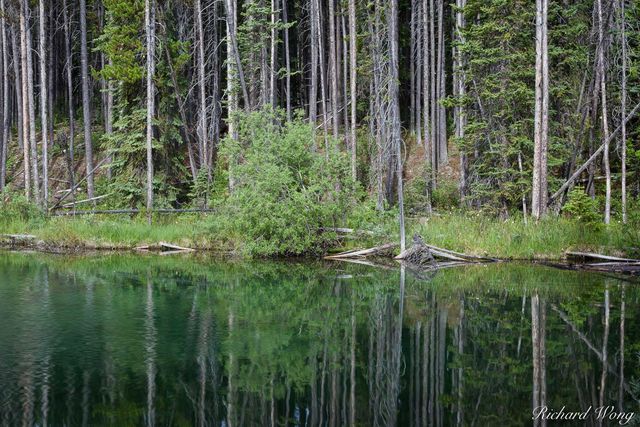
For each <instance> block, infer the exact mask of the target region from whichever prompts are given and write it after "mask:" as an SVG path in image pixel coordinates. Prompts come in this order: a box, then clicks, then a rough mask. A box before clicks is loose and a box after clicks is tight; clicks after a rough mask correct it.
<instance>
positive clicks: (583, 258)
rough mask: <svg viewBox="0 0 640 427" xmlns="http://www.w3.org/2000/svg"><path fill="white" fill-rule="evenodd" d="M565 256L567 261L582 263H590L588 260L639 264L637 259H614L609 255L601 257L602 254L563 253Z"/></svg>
mask: <svg viewBox="0 0 640 427" xmlns="http://www.w3.org/2000/svg"><path fill="white" fill-rule="evenodd" d="M565 255H566V257H567V259H569V260H571V259H575V260H579V261H582V262H590V261H589V260H591V262H598V261H600V262H606V263H609V262H616V263H620V262H623V263H628V262H640V260H638V259H631V258H619V257H615V256H609V255H602V254H595V253H590V252H571V251H569V252H565Z"/></svg>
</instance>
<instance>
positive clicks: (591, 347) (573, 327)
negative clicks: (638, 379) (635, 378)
mask: <svg viewBox="0 0 640 427" xmlns="http://www.w3.org/2000/svg"><path fill="white" fill-rule="evenodd" d="M551 309H552V310H553V311H555V312H556V313H557V314H558V316H560V319H562V320H563V321H564V323H566V324H567V326H569V328H570V329H571V330H572V331H573V332H574V333H575V334H576V335H577V336H578V338H580V340H581V341H582V342H583V343H585V344H586V346H587V348H589V350H591V351H592V352H593V353H594V354H595V355H596V357H597V358H598V360H599V361H600V363H604V362H605V359H604V357H603V355H602V353H601V352H600V350H598V349H597V348H596V346H595V345H593V344H592V343H591V341H589V338H587V336H586V335H585V334H584V333H582V332H581V331H580V330H579V329H578V327H577V326H576V325H575V324H574V323H573V322H572V321H571V320H570V319H569V316H567V314H566V313H565V312H563V311H562V310H560V309H559V308H558V307H557V306H556V305H555V304H551ZM606 366H607V370H608V371H609V372H611V373H612V374H613V375H614V376H617V375H618V373H617V372H616V370H615V368H614V367H613V366H611V364H609V363H608V362H607V363H606ZM622 384H623V388H624V391H626V392H627V393H629V395H630V396H631V397H632V398H633V400H635V401H636V402H640V398H639V397H637V396H636V395H635V394H634V392H633V390H632V389H631V387H629V384H628V383H627V382H626V381H624V379H623V382H622Z"/></svg>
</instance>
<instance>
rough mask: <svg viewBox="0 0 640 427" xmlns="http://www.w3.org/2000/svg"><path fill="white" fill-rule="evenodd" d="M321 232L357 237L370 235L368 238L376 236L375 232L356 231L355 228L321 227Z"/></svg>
mask: <svg viewBox="0 0 640 427" xmlns="http://www.w3.org/2000/svg"><path fill="white" fill-rule="evenodd" d="M320 231H328V232H333V233H336V234H357V235H368V236H373V235H375V233H374V232H373V231H369V230H355V229H353V228H343V227H320Z"/></svg>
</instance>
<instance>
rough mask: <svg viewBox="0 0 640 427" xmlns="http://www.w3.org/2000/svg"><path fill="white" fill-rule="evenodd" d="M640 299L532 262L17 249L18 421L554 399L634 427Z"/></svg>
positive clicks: (370, 417) (395, 420)
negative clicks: (445, 264) (426, 266)
mask: <svg viewBox="0 0 640 427" xmlns="http://www.w3.org/2000/svg"><path fill="white" fill-rule="evenodd" d="M634 280H636V281H635V282H634ZM638 289H639V288H638V282H637V279H632V278H622V279H621V278H619V277H615V276H607V275H602V274H594V273H584V272H573V271H563V270H556V269H551V268H547V267H542V266H532V265H519V264H493V265H485V266H469V267H458V268H449V269H444V270H441V271H438V272H435V273H433V272H432V273H416V272H414V271H412V270H410V269H402V270H401V269H400V268H391V269H388V270H387V269H379V268H373V267H369V266H364V265H356V264H350V263H338V262H334V263H327V262H310V261H286V262H285V261H282V262H279V261H278V262H276V261H273V262H266V261H264V262H223V261H219V260H211V259H207V258H197V257H183V256H169V257H162V256H155V255H150V256H134V255H96V256H80V257H76V256H60V255H43V254H32V253H9V252H4V253H0V319H1V322H2V323H1V327H0V424H2V425H8V426H10V425H52V426H60V425H68V426H76V425H78V426H83V425H87V426H89V425H90V426H99V425H116V426H128V425H175V426H191V425H198V426H232V427H234V426H245V425H255V426H268V425H290V426H293V425H295V426H316V425H323V426H346V425H354V424H355V425H359V426H393V425H398V426H423V425H435V426H449V425H470V426H473V425H475V426H487V425H500V426H511V425H512V426H521V425H531V424H532V423H533V421H532V410H533V407H534V406H536V405H535V403H536V402H537V403H546V405H547V407H548V412H546V413H547V414H552V411H556V413H558V412H559V411H560V410H561V408H562V407H564V409H563V412H562V413H560V416H562V414H563V413H564V414H565V415H564V416H568V415H566V414H567V413H571V412H573V413H577V412H579V413H581V414H583V416H584V418H585V419H584V420H578V419H575V420H573V421H572V423H573V424H575V425H584V424H593V425H597V424H598V421H599V420H598V419H597V418H598V414H601V415H602V416H603V418H604V420H603V421H604V424H605V425H618V423H619V421H623V420H616V419H613V417H615V415H616V414H618V415H619V414H621V413H630V412H631V411H636V412H637V410H638V403H637V402H638V401H637V400H636V398H637V396H639V395H640V385H638V379H640V363H639V354H640V329H639V327H640V313H639V311H638V307H639V305H638V298H639V297H640V292H639V291H638ZM623 338H624V339H623ZM601 384H604V388H602V387H601ZM534 391H535V395H536V396H538V398H537V399H538V400H537V401H536V402H534V399H533V397H532V396H533V395H534ZM541 399H542V400H541ZM600 406H605V407H606V408H605V409H606V411H607V412H597V411H596V408H598V407H600ZM590 407H591V408H590ZM609 407H610V408H609ZM621 409H622V410H623V411H624V412H621ZM539 415H540V416H543V415H542V414H539ZM576 416H577V415H576ZM635 421H638V420H637V419H636V420H635ZM566 422H567V421H565V423H566ZM550 423H551V421H550Z"/></svg>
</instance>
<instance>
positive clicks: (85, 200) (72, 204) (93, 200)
mask: <svg viewBox="0 0 640 427" xmlns="http://www.w3.org/2000/svg"><path fill="white" fill-rule="evenodd" d="M65 191H68V190H65ZM111 194H113V193H109V194H103V195H102V196H96V197H91V198H90V199H84V200H78V201H76V202H72V203H65V204H64V205H62V207H63V208H72V207H74V206H75V205H79V204H80V203H87V202H95V201H96V200H102V199H104V198H105V197H109V196H110V195H111Z"/></svg>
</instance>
